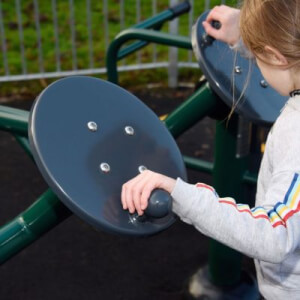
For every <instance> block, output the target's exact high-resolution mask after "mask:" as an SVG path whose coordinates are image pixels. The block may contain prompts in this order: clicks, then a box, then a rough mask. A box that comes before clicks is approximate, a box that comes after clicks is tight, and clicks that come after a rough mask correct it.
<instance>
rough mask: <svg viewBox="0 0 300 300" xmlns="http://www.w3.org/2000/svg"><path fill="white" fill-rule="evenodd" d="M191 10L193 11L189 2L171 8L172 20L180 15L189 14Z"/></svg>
mask: <svg viewBox="0 0 300 300" xmlns="http://www.w3.org/2000/svg"><path fill="white" fill-rule="evenodd" d="M190 9H191V5H190V3H189V1H184V2H181V3H179V4H177V5H174V6H172V7H170V8H169V10H171V11H172V13H173V16H172V19H174V18H177V17H179V16H180V15H182V14H184V13H187V12H189V11H190Z"/></svg>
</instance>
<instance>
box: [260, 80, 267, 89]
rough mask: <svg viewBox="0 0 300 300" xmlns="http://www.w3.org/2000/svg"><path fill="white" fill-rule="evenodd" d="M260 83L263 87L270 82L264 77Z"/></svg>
mask: <svg viewBox="0 0 300 300" xmlns="http://www.w3.org/2000/svg"><path fill="white" fill-rule="evenodd" d="M260 85H261V86H262V87H263V88H266V87H268V83H267V82H266V81H265V80H264V79H262V80H261V81H260Z"/></svg>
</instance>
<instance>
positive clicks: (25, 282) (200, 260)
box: [0, 89, 253, 300]
mask: <svg viewBox="0 0 300 300" xmlns="http://www.w3.org/2000/svg"><path fill="white" fill-rule="evenodd" d="M189 93H191V91H190V90H182V89H181V90H176V91H172V92H164V91H155V92H154V91H152V90H145V91H142V92H139V93H136V95H137V96H138V97H139V98H140V99H141V100H143V101H144V102H145V103H147V104H148V105H149V106H150V107H151V108H152V109H154V111H156V112H157V113H158V114H164V113H167V112H169V111H170V110H171V109H172V107H174V106H177V105H178V104H179V103H180V102H181V101H183V100H184V99H186V97H187V95H188V94H189ZM10 105H12V104H11V103H10ZM14 106H17V107H20V108H26V109H29V108H30V106H31V103H29V102H28V101H26V102H24V101H20V102H18V103H14ZM213 124H214V122H213V121H212V120H211V119H208V118H206V119H204V120H202V121H201V122H200V123H199V124H198V125H197V126H195V127H193V128H192V129H190V130H189V131H188V132H187V133H186V134H185V135H184V136H181V137H180V138H179V139H178V140H177V142H178V144H179V147H180V149H181V151H182V152H183V153H184V154H187V155H194V156H196V157H200V158H205V159H209V160H211V159H212V150H213V135H214V125H213ZM0 147H1V152H0V170H1V171H0V183H1V184H0V195H1V209H0V224H4V223H5V222H6V221H9V220H10V219H11V218H13V217H14V216H16V215H17V214H18V213H20V212H22V211H23V210H24V209H25V208H27V207H28V206H29V205H30V204H31V203H32V202H33V201H34V200H35V199H36V198H37V197H38V196H39V195H40V194H41V193H43V192H44V191H45V190H46V188H47V185H46V184H45V182H44V181H43V179H42V177H41V175H40V174H39V172H38V170H37V168H36V166H35V165H34V163H33V162H32V160H31V159H30V158H29V157H28V156H27V155H26V154H25V152H24V151H23V150H22V148H21V147H20V146H19V145H18V144H17V143H16V142H15V141H14V138H13V137H12V136H11V135H9V134H7V133H3V132H0ZM188 176H189V181H190V182H191V183H193V182H197V181H203V182H206V183H208V184H209V183H211V178H210V176H208V175H205V174H201V173H198V172H194V171H188ZM207 259H208V238H206V237H205V236H203V235H202V234H201V233H199V232H197V231H196V230H195V229H194V228H193V227H192V226H189V225H186V224H184V223H183V222H181V221H177V222H176V223H175V224H174V225H173V226H171V227H170V228H169V229H168V230H166V231H164V232H162V233H160V234H158V235H155V236H152V237H150V238H132V237H120V236H116V235H111V234H107V233H105V232H102V231H96V230H94V229H92V228H91V227H90V226H89V225H87V224H86V223H84V222H82V221H81V220H80V219H79V218H78V217H76V216H71V217H70V218H69V219H67V220H66V221H64V222H63V223H61V224H60V225H58V226H57V227H55V228H54V229H52V230H51V231H50V232H48V233H47V234H45V235H44V236H43V237H42V238H41V239H39V240H38V241H36V242H35V243H33V244H32V245H30V246H29V247H28V248H26V249H24V250H23V251H22V252H20V253H19V254H17V255H16V256H15V257H13V258H12V259H10V260H9V261H7V262H6V263H5V264H3V265H2V266H0V282H1V285H0V299H1V300H15V299H22V300H27V299H28V300H29V299H30V300H32V299H43V300H47V299H49V300H50V299H51V300H52V299H57V300H61V299H62V300H64V299H72V300H77V299H81V300H83V299H84V300H85V299H89V300H90V299H91V300H94V299H97V300H98V299H104V300H106V299H108V300H116V299H124V300H135V299H149V300H150V299H151V300H153V299H156V300H171V299H172V300H178V299H182V295H183V290H184V284H185V283H186V281H187V279H188V277H189V276H190V275H192V274H193V272H195V271H196V270H197V268H198V267H200V266H201V265H203V264H205V263H206V262H207ZM245 267H246V268H247V269H249V270H251V272H253V264H252V261H251V260H250V259H245Z"/></svg>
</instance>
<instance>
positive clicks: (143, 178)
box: [121, 170, 176, 216]
mask: <svg viewBox="0 0 300 300" xmlns="http://www.w3.org/2000/svg"><path fill="white" fill-rule="evenodd" d="M175 183H176V180H175V179H173V178H170V177H167V176H164V175H161V174H158V173H154V172H152V171H149V170H145V171H143V172H142V173H141V174H139V175H138V176H136V177H134V178H133V179H131V180H129V181H128V182H126V183H125V184H123V186H122V194H121V200H122V205H123V209H128V210H129V212H130V213H134V212H135V210H136V211H137V213H138V214H139V215H140V216H141V215H143V213H144V210H145V209H146V208H147V206H148V199H149V197H150V194H151V192H152V191H153V190H154V189H157V188H159V189H164V190H165V191H167V192H169V193H170V194H171V192H172V190H173V188H174V186H175Z"/></svg>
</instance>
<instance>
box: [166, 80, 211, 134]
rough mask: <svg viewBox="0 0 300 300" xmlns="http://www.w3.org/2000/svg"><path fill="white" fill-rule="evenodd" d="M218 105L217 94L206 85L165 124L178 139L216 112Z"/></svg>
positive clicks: (170, 116) (170, 115)
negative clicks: (213, 111)
mask: <svg viewBox="0 0 300 300" xmlns="http://www.w3.org/2000/svg"><path fill="white" fill-rule="evenodd" d="M216 103H217V96H216V94H215V93H213V91H212V90H211V88H210V86H209V84H208V83H205V84H204V85H202V87H200V88H199V89H198V90H197V91H196V92H195V93H194V94H193V95H192V96H190V97H189V98H188V99H187V100H186V101H185V102H184V103H183V104H181V105H180V106H179V107H178V108H177V109H175V110H174V111H173V112H172V113H171V114H169V116H168V117H167V118H166V119H165V124H166V126H167V128H168V129H169V131H170V132H171V134H172V135H173V136H174V137H175V138H176V137H177V136H179V135H180V134H181V133H183V132H184V131H186V130H187V129H188V128H190V127H192V126H193V125H194V124H195V123H196V122H199V121H200V120H201V119H202V118H204V117H205V116H207V115H208V114H209V113H210V112H211V111H212V110H214V109H215V107H216Z"/></svg>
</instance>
